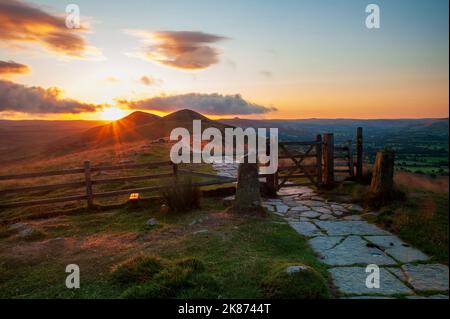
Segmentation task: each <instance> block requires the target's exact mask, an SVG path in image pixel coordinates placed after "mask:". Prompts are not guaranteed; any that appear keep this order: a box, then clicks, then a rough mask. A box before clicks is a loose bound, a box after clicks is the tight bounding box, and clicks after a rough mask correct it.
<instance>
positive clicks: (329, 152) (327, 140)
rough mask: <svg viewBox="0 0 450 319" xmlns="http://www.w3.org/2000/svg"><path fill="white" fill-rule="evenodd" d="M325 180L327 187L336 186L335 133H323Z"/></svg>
mask: <svg viewBox="0 0 450 319" xmlns="http://www.w3.org/2000/svg"><path fill="white" fill-rule="evenodd" d="M323 160H324V172H323V173H324V180H325V186H326V187H327V188H332V187H333V186H334V135H333V133H326V134H324V135H323Z"/></svg>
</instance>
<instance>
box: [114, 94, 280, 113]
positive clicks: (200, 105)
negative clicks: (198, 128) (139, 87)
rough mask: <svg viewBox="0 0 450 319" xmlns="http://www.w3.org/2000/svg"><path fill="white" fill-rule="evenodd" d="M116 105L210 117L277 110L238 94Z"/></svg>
mask: <svg viewBox="0 0 450 319" xmlns="http://www.w3.org/2000/svg"><path fill="white" fill-rule="evenodd" d="M118 103H119V104H121V105H124V106H127V107H129V108H131V109H141V110H157V111H167V112H170V111H175V110H179V109H185V108H188V109H191V110H194V111H197V112H200V113H204V114H210V115H229V114H236V115H244V114H262V113H267V112H273V111H276V110H277V109H276V108H274V107H266V106H262V105H258V104H255V103H251V102H248V101H246V100H244V99H243V98H242V96H240V95H239V94H236V95H222V94H217V93H214V94H200V93H190V94H183V95H172V96H159V97H153V98H149V99H144V100H139V101H127V100H118Z"/></svg>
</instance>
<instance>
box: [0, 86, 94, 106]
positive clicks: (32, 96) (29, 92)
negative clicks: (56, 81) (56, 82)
mask: <svg viewBox="0 0 450 319" xmlns="http://www.w3.org/2000/svg"><path fill="white" fill-rule="evenodd" d="M60 95H61V90H60V89H58V88H56V87H51V88H48V89H44V88H41V87H37V86H33V87H26V86H24V85H22V84H17V83H14V82H11V81H6V80H0V112H3V111H13V112H25V113H73V114H75V113H82V112H95V111H97V110H98V109H101V108H102V106H100V105H93V104H88V103H82V102H78V101H75V100H72V99H61V97H60Z"/></svg>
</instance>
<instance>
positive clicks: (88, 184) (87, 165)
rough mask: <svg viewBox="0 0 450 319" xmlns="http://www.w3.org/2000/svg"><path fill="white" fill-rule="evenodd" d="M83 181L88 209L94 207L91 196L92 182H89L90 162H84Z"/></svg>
mask: <svg viewBox="0 0 450 319" xmlns="http://www.w3.org/2000/svg"><path fill="white" fill-rule="evenodd" d="M84 179H85V182H86V198H87V205H88V208H92V207H93V206H94V201H93V196H92V182H91V162H90V161H85V162H84Z"/></svg>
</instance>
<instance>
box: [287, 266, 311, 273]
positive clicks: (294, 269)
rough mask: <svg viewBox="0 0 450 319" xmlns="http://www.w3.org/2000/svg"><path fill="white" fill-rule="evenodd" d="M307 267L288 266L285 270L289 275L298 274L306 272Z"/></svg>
mask: <svg viewBox="0 0 450 319" xmlns="http://www.w3.org/2000/svg"><path fill="white" fill-rule="evenodd" d="M307 269H308V267H306V266H304V265H300V266H289V267H287V268H286V272H287V273H288V274H289V275H291V274H294V273H296V272H300V271H304V270H307Z"/></svg>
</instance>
